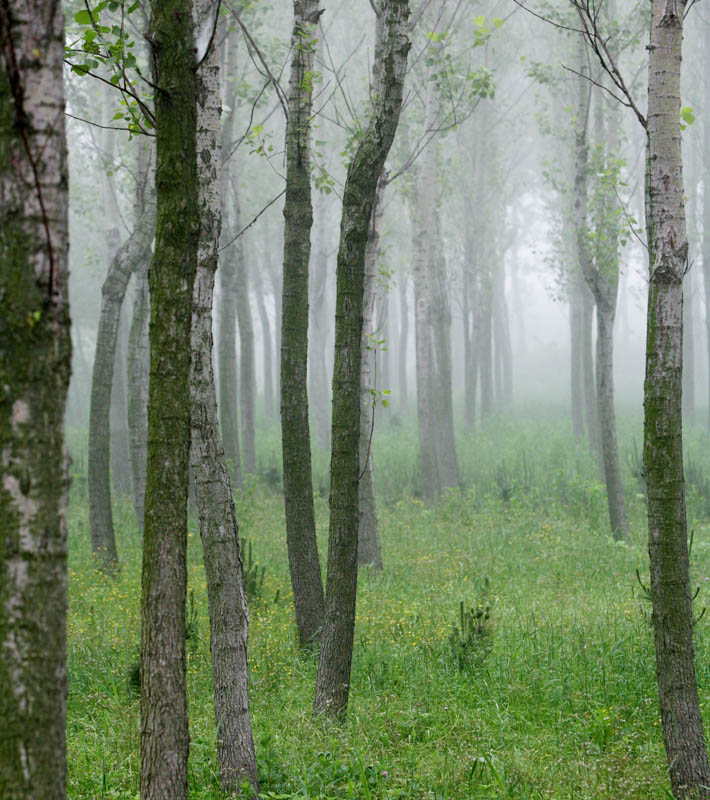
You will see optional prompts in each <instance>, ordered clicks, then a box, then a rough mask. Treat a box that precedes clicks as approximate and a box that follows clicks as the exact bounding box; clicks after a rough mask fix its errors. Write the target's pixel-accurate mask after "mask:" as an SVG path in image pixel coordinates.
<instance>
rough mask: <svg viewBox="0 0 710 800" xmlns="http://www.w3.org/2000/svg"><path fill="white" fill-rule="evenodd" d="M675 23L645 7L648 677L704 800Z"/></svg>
mask: <svg viewBox="0 0 710 800" xmlns="http://www.w3.org/2000/svg"><path fill="white" fill-rule="evenodd" d="M684 13H685V3H683V2H678V1H677V0H675V1H673V0H672V1H671V2H668V0H652V2H651V33H650V46H649V63H648V121H647V133H648V159H647V173H646V190H647V195H646V224H647V230H648V243H649V275H650V284H649V294H648V327H647V336H646V380H645V384H644V408H645V420H644V457H643V465H644V476H645V479H646V485H647V487H648V492H647V498H648V550H649V560H650V573H651V600H652V606H653V629H654V641H655V647H656V675H657V678H658V698H659V705H660V710H661V721H662V725H663V738H664V743H665V747H666V756H667V759H668V768H669V771H670V780H671V788H672V790H673V794H674V796H675V797H677V798H698V797H708V796H710V788H708V787H710V764H709V763H708V754H707V748H706V744H705V736H704V733H703V723H702V717H701V714H700V706H699V703H698V690H697V679H696V674H695V652H694V646H693V608H692V600H691V594H690V575H689V563H688V542H687V527H686V526H687V522H686V513H685V498H684V485H683V484H684V478H683V444H682V427H683V426H682V411H681V395H682V375H683V353H682V336H683V276H684V274H685V271H686V269H687V265H688V240H687V235H686V225H685V210H684V199H683V161H682V156H681V150H680V65H681V52H682V40H683V17H684Z"/></svg>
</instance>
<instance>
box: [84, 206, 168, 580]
mask: <svg viewBox="0 0 710 800" xmlns="http://www.w3.org/2000/svg"><path fill="white" fill-rule="evenodd" d="M154 232H155V207H154V205H153V203H148V204H147V206H146V209H145V211H144V212H143V214H142V215H141V217H140V219H139V220H138V222H137V224H136V229H135V231H134V232H133V234H132V235H131V236H129V238H128V239H127V240H126V241H125V242H124V244H123V245H122V247H121V248H120V249H119V250H118V252H117V253H116V255H115V256H114V258H113V260H112V261H111V264H110V266H109V270H108V275H107V276H106V280H105V281H104V284H103V286H102V287H101V316H100V317H99V330H98V334H97V336H96V352H95V355H94V369H93V371H92V374H91V406H90V411H89V524H90V527H91V547H92V550H93V552H94V553H95V554H96V555H97V556H98V557H99V559H100V561H101V563H102V564H103V566H104V568H106V569H109V570H111V569H113V568H114V567H115V566H116V565H117V564H118V554H117V552H116V537H115V533H114V529H113V513H112V510H111V478H110V463H111V459H110V449H111V435H110V431H111V425H110V413H111V388H112V386H113V371H114V365H115V354H116V342H117V340H118V328H119V322H120V318H121V307H122V305H123V299H124V297H125V295H126V289H127V287H128V282H129V280H130V278H131V275H132V274H133V272H134V270H136V269H139V268H140V267H141V266H142V265H143V264H145V263H146V262H147V260H148V259H149V258H150V245H151V242H152V240H153V234H154Z"/></svg>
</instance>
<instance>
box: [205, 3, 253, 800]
mask: <svg viewBox="0 0 710 800" xmlns="http://www.w3.org/2000/svg"><path fill="white" fill-rule="evenodd" d="M215 13H217V7H216V5H215V3H214V2H213V0H198V2H197V3H196V7H195V26H196V29H197V30H198V31H200V30H204V29H205V28H207V29H209V27H210V25H211V24H213V23H214V14H215ZM219 79H220V68H219V54H218V51H217V48H216V47H215V46H214V44H212V46H210V48H209V50H208V52H207V53H206V55H205V58H204V61H203V62H202V64H201V65H200V67H199V69H198V71H197V153H198V158H199V164H200V169H199V193H200V194H199V204H200V241H199V245H198V251H197V273H196V275H195V285H194V292H193V304H192V359H191V365H190V418H191V426H192V437H191V446H190V462H191V463H190V466H191V470H192V476H193V479H194V484H195V496H196V501H197V509H198V513H199V519H200V537H201V539H202V549H203V554H204V562H205V574H206V578H207V600H208V604H209V616H210V651H211V654H212V678H213V683H214V705H215V725H216V729H217V754H218V759H219V771H220V781H221V784H222V788H223V789H224V790H225V791H226V792H235V791H237V790H238V789H239V787H240V785H241V783H242V781H244V780H245V779H246V780H247V781H248V782H249V783H250V785H251V786H252V788H253V789H254V790H255V791H257V792H258V789H259V784H258V778H257V769H256V757H255V754H254V741H253V738H252V732H251V721H250V715H249V693H248V669H247V635H248V623H249V616H248V612H247V603H246V596H245V594H244V585H243V579H242V561H241V556H240V552H239V529H238V526H237V519H236V512H235V508H234V501H233V499H232V486H231V482H230V480H229V472H228V471H227V460H226V458H225V455H224V449H223V447H222V442H221V440H220V436H219V423H218V418H217V393H216V390H215V382H214V369H213V366H212V345H213V340H212V303H213V297H214V284H215V273H216V271H217V265H218V262H219V237H220V229H221V225H222V209H221V203H222V198H221V181H220V172H221V168H222V167H221V159H222V148H221V142H220V130H219V127H220V117H221V104H220V80H219Z"/></svg>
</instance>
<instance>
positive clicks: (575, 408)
mask: <svg viewBox="0 0 710 800" xmlns="http://www.w3.org/2000/svg"><path fill="white" fill-rule="evenodd" d="M579 290H580V287H579V276H578V275H576V276H575V275H572V276H570V277H569V279H568V287H567V296H568V300H569V328H570V403H571V407H572V432H573V433H574V438H575V439H576V440H577V441H581V440H582V438H583V437H584V385H583V380H582V378H583V376H582V299H581V297H580V291H579Z"/></svg>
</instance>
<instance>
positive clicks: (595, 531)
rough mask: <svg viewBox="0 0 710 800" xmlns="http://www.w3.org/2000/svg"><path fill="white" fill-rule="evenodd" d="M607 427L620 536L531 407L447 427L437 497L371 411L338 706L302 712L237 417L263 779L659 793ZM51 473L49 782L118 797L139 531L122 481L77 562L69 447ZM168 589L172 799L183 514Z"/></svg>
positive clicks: (201, 755)
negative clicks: (62, 666) (58, 500)
mask: <svg viewBox="0 0 710 800" xmlns="http://www.w3.org/2000/svg"><path fill="white" fill-rule="evenodd" d="M622 428H623V426H622ZM627 428H628V430H625V429H624V430H622V442H624V443H625V444H622V462H623V463H624V464H625V481H626V482H627V485H626V497H627V502H628V506H629V512H630V519H631V523H632V543H631V544H621V543H616V542H614V541H613V540H612V539H611V537H610V536H609V534H608V523H607V520H606V500H605V496H604V491H603V488H602V486H601V485H600V483H599V479H598V474H597V473H598V471H597V469H596V468H595V466H594V464H593V462H592V461H591V459H590V458H589V456H588V454H587V451H586V447H585V446H584V445H576V444H575V443H574V441H573V440H572V438H571V436H570V435H569V434H567V433H565V432H560V431H559V430H558V428H557V427H556V426H555V425H553V424H552V423H549V424H547V423H529V422H521V421H517V422H516V421H510V422H506V423H503V422H498V423H491V424H490V425H488V426H487V427H486V428H485V429H484V430H483V431H479V432H477V433H476V434H474V435H466V436H463V435H462V439H461V449H460V453H459V455H460V462H461V471H462V484H463V487H464V488H461V489H457V490H454V491H451V492H449V493H447V494H446V496H445V497H444V498H443V499H442V500H441V501H440V502H439V503H437V504H426V503H424V502H423V501H422V500H421V499H419V498H418V497H417V496H416V494H417V491H416V467H415V465H416V441H415V437H414V433H413V430H411V429H410V428H409V427H408V426H401V427H395V426H394V425H387V426H385V429H384V430H383V431H382V432H381V433H380V434H379V435H378V437H377V439H376V446H375V459H376V462H375V463H376V471H377V473H378V476H379V479H378V494H379V515H380V534H381V541H382V550H383V560H384V565H385V568H384V571H383V572H382V573H377V572H375V571H373V570H372V569H370V568H365V569H362V570H361V572H360V579H359V588H358V609H357V629H356V633H355V652H354V662H353V670H352V686H351V692H350V704H349V707H348V713H347V718H346V720H345V721H344V722H342V723H337V722H332V721H327V720H323V719H318V718H314V717H313V715H312V712H311V704H312V700H313V688H314V682H315V673H316V662H315V659H314V658H313V657H305V658H304V657H301V656H299V654H298V653H297V650H296V647H295V631H294V621H293V613H292V598H291V592H290V587H289V581H288V569H287V559H286V545H285V534H284V522H283V503H282V499H281V497H280V494H279V493H278V468H277V467H276V463H277V462H276V455H275V453H277V452H278V450H277V446H278V442H277V440H276V438H275V436H276V434H275V431H271V432H270V433H269V432H267V434H265V435H264V436H262V437H261V440H262V447H261V453H260V459H261V464H262V467H263V469H264V472H265V476H266V477H261V478H250V479H249V480H248V481H247V486H246V488H245V489H242V490H240V491H239V492H238V493H237V509H238V518H239V522H240V527H241V536H242V537H243V538H244V540H245V541H246V542H247V545H246V547H245V553H244V560H245V569H246V570H247V580H248V583H249V597H250V614H251V628H250V641H249V662H250V675H251V683H250V687H251V712H252V723H253V728H254V739H255V744H256V751H257V759H258V764H259V772H260V779H261V784H262V788H263V796H264V797H265V798H283V799H284V800H285V799H286V798H311V800H326V799H327V798H345V799H348V798H358V799H360V800H372V799H374V798H376V799H377V800H387V799H389V800H394V799H395V798H401V799H402V800H404V798H407V799H409V798H412V800H418V799H419V798H421V799H422V800H424V798H431V800H435V799H436V800H450V799H451V800H454V798H455V799H456V800H458V799H459V798H461V799H462V800H463V798H466V800H469V799H470V798H521V800H522V798H528V799H530V800H531V799H532V798H555V799H559V800H562V799H563V798H565V799H567V798H570V799H571V798H575V800H577V798H580V799H581V798H613V799H615V800H616V799H619V798H639V800H640V799H641V798H643V800H652V799H653V798H668V797H670V794H669V788H668V786H669V785H668V780H667V774H666V768H665V757H664V751H663V742H662V735H661V728H660V720H659V714H658V704H657V696H656V681H655V666H654V658H653V640H652V633H651V628H650V613H649V612H650V608H649V604H648V602H647V600H646V599H645V597H644V590H643V588H642V586H641V584H640V583H639V580H638V579H637V575H636V571H637V570H638V571H639V574H640V576H641V581H642V582H643V583H647V578H646V576H647V574H648V557H647V554H646V544H645V527H644V500H643V493H642V491H643V487H642V485H641V484H639V482H638V480H636V479H635V478H634V475H633V473H634V471H635V469H636V467H635V465H637V462H636V460H635V459H636V457H635V455H634V453H635V452H637V451H635V450H634V447H633V444H632V442H633V437H632V435H631V433H629V432H630V431H631V432H633V433H634V434H635V435H636V439H637V441H640V430H639V426H638V423H629V424H628V425H627ZM270 437H271V438H270ZM269 443H271V444H269ZM271 445H273V446H271ZM689 452H690V454H691V455H690V457H689V458H690V460H689V464H688V466H689V470H688V471H689V489H688V498H689V514H690V518H691V525H692V527H693V530H694V532H695V533H694V541H693V547H692V553H691V569H692V579H693V586H700V593H699V595H698V597H697V599H696V601H695V605H696V611H697V613H700V611H701V610H702V608H703V606H704V605H705V604H706V603H708V602H710V600H709V598H710V587H709V586H708V584H709V583H710V525H709V524H708V520H709V518H710V482H708V481H707V480H704V479H703V478H702V475H710V469H705V468H704V466H707V465H705V464H704V462H705V461H707V460H708V459H709V458H710V456H708V455H707V453H708V447H707V439H706V437H705V436H704V435H701V434H700V433H698V434H697V435H696V436H695V438H692V437H689ZM701 457H702V461H701V460H700V459H701ZM693 459H695V460H693ZM326 461H327V458H326V456H325V455H321V456H319V457H318V458H316V466H315V471H316V476H315V483H316V486H317V487H319V488H320V491H319V492H318V493H317V498H316V499H317V515H318V530H319V541H320V545H321V559H322V563H323V564H324V563H325V559H326V548H327V526H328V517H327V500H326V495H327V492H326V489H325V480H326V478H325V475H326V472H325V463H326ZM703 465H704V466H703ZM75 471H76V475H75V480H74V487H73V490H72V502H71V506H70V513H69V546H70V560H69V568H70V571H69V598H70V612H69V629H68V634H69V652H68V657H69V679H70V686H69V707H68V723H67V724H68V747H69V785H68V792H69V797H70V798H72V800H79V799H80V798H81V799H82V800H96V799H97V798H121V800H134V798H138V780H139V777H138V776H139V730H140V728H139V700H138V694H137V692H136V690H135V689H134V688H132V686H131V680H130V675H131V670H132V668H133V667H134V665H135V664H137V660H138V645H139V640H140V560H141V553H140V549H141V539H140V534H139V532H138V529H137V526H136V522H135V517H134V514H133V510H132V506H131V504H130V502H129V501H128V500H127V499H117V500H116V505H115V511H114V514H115V523H116V530H117V538H118V547H119V554H120V559H121V563H122V568H121V571H120V573H119V574H118V575H117V576H116V577H113V578H112V577H107V576H105V575H102V574H101V573H99V572H97V571H96V570H95V569H94V568H93V563H92V559H91V556H90V539H89V529H88V501H87V498H86V484H85V479H84V476H83V475H82V459H81V458H79V459H77V458H76V456H75ZM506 498H507V499H506ZM262 569H263V575H262ZM262 578H263V580H262ZM188 596H189V603H188V606H189V611H188V614H189V620H190V622H191V625H190V630H191V635H190V638H189V639H188V642H187V649H188V692H189V707H190V738H191V742H190V797H191V798H193V799H194V800H198V798H199V800H208V799H209V800H218V799H221V798H223V794H222V793H221V792H220V790H219V785H218V778H217V763H216V755H215V732H214V722H213V704H212V689H211V668H210V655H209V623H208V617H207V598H206V587H205V577H204V570H203V567H202V563H201V551H200V539H199V533H198V529H197V525H196V522H195V521H194V520H192V521H191V523H190V534H189V588H188ZM461 604H463V612H464V616H465V618H466V619H470V616H469V612H470V611H473V622H472V623H471V624H470V625H469V626H468V629H467V631H465V632H464V634H462V632H461V613H462V606H461ZM477 614H479V616H476V615H477ZM708 617H710V614H709V615H708ZM466 624H467V623H465V625H466ZM707 625H708V622H707V617H706V618H703V619H702V620H701V621H700V622H699V623H698V624H697V626H696V634H697V663H698V680H699V686H700V698H701V706H702V709H703V711H704V713H705V715H706V730H710V725H708V722H709V721H710V720H709V719H708V716H709V715H710V702H709V698H710V636H708V635H707Z"/></svg>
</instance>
